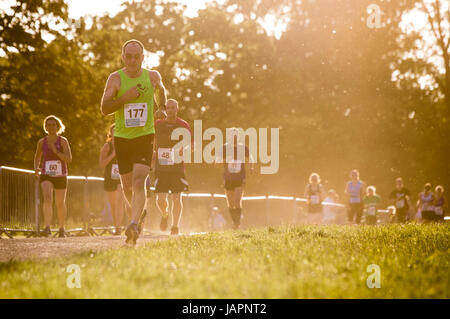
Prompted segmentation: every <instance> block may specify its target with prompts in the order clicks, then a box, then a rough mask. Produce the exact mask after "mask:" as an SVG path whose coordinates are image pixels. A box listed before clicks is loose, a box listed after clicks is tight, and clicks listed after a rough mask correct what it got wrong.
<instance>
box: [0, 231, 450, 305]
mask: <svg viewBox="0 0 450 319" xmlns="http://www.w3.org/2000/svg"><path fill="white" fill-rule="evenodd" d="M449 230H450V227H449V225H448V224H447V225H443V224H440V225H417V224H410V225H403V226H402V225H387V226H379V227H370V226H359V227H352V226H322V227H321V226H299V227H277V228H271V227H269V228H264V229H255V230H246V231H238V232H232V231H230V232H223V233H213V234H207V235H198V236H191V237H182V238H176V239H169V240H167V241H161V242H155V243H150V244H147V245H145V246H142V247H138V248H120V249H115V250H109V251H103V252H101V253H96V254H93V253H85V254H81V255H75V256H71V257H66V258H57V259H52V260H48V261H28V262H8V263H4V264H0V298H449V297H450V280H449V279H450V278H449V277H450V276H449V269H450V267H449V266H450V254H449V252H450V250H449V243H450V239H449ZM69 264H78V265H80V267H81V285H82V286H81V288H79V289H77V288H73V289H69V288H67V286H66V280H67V277H68V276H69V275H70V274H69V273H67V272H66V271H65V269H66V267H67V266H68V265H69ZM370 264H377V265H379V266H380V269H381V288H379V289H377V288H373V289H369V288H367V285H366V280H367V277H368V276H369V275H370V273H367V272H366V269H367V266H368V265H370Z"/></svg>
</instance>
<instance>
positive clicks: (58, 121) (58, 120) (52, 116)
mask: <svg viewBox="0 0 450 319" xmlns="http://www.w3.org/2000/svg"><path fill="white" fill-rule="evenodd" d="M48 120H54V121H55V122H56V124H57V125H58V128H59V130H58V132H56V134H61V133H63V132H64V130H65V129H66V127H65V126H64V124H63V122H62V121H61V119H59V118H58V117H57V116H55V115H49V116H47V117H46V118H45V119H44V124H43V128H44V132H45V133H47V134H48V131H47V129H46V128H45V126H46V125H47V121H48Z"/></svg>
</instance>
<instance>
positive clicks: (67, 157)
mask: <svg viewBox="0 0 450 319" xmlns="http://www.w3.org/2000/svg"><path fill="white" fill-rule="evenodd" d="M61 142H62V143H61V146H62V148H63V151H62V152H57V153H56V155H57V156H58V157H59V158H60V159H62V160H63V161H64V162H66V163H67V164H70V163H71V162H72V152H71V151H70V146H69V142H68V141H67V139H66V138H64V137H63V138H62V139H61Z"/></svg>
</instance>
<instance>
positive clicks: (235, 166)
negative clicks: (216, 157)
mask: <svg viewBox="0 0 450 319" xmlns="http://www.w3.org/2000/svg"><path fill="white" fill-rule="evenodd" d="M241 163H242V162H241V161H237V160H236V161H235V160H229V161H228V171H229V172H230V173H232V174H236V173H239V172H240V171H241Z"/></svg>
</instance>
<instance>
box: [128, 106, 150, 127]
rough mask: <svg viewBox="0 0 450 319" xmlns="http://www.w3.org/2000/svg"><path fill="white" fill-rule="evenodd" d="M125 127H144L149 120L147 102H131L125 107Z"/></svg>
mask: <svg viewBox="0 0 450 319" xmlns="http://www.w3.org/2000/svg"><path fill="white" fill-rule="evenodd" d="M123 112H124V117H125V127H142V126H145V123H146V122H147V103H129V104H125V105H124V107H123Z"/></svg>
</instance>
